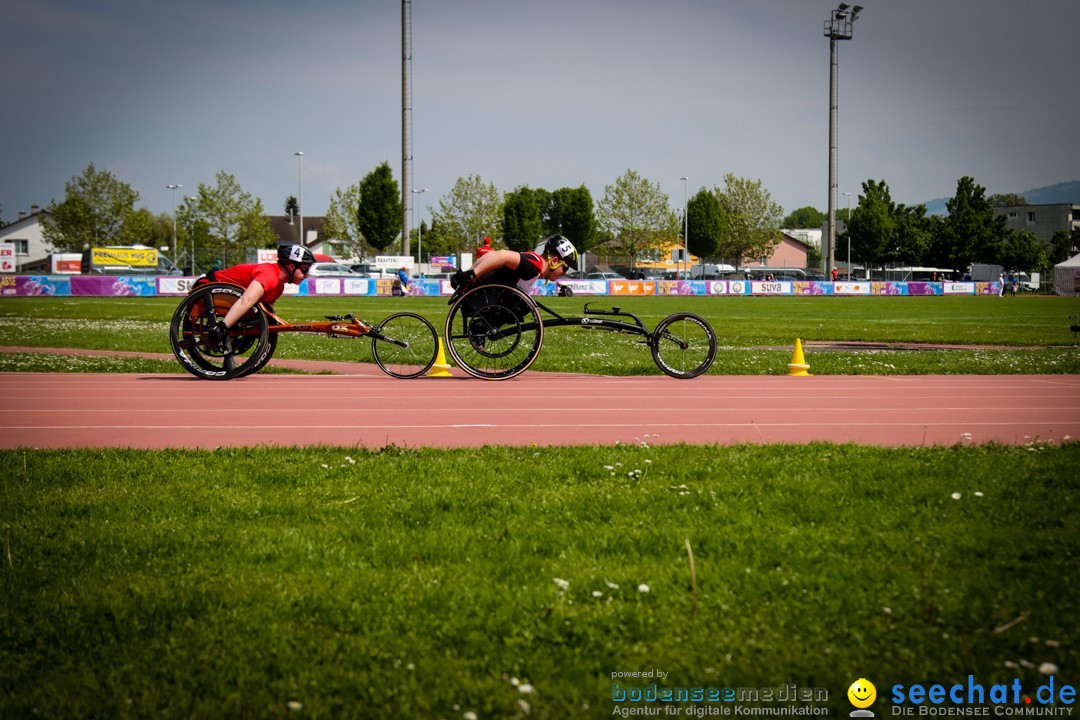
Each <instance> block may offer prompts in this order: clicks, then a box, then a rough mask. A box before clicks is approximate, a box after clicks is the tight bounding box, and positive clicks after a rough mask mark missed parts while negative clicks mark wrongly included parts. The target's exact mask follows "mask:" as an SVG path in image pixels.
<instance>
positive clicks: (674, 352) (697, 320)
mask: <svg viewBox="0 0 1080 720" xmlns="http://www.w3.org/2000/svg"><path fill="white" fill-rule="evenodd" d="M649 347H650V349H651V350H652V356H653V360H654V361H655V362H656V366H657V367H658V368H660V370H661V371H663V372H664V373H666V374H667V375H670V376H671V377H673V378H679V379H683V380H686V379H689V378H695V377H697V376H698V375H700V374H701V373H703V372H705V371H706V370H708V369H709V368H710V367H711V366H712V364H713V361H714V360H715V359H716V333H714V332H713V329H712V326H711V325H709V323H708V321H706V320H705V318H703V317H700V316H698V315H694V314H693V313H675V314H674V315H668V316H667V317H666V318H664V319H663V320H661V321H660V324H659V325H657V326H656V329H655V330H653V332H652V335H651V337H650V338H649Z"/></svg>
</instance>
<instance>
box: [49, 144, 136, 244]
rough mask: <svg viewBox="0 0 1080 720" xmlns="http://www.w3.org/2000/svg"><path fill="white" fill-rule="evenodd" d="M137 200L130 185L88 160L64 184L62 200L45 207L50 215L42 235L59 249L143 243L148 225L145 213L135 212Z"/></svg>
mask: <svg viewBox="0 0 1080 720" xmlns="http://www.w3.org/2000/svg"><path fill="white" fill-rule="evenodd" d="M138 200H139V193H138V192H136V191H135V190H133V189H132V188H131V186H130V185H128V184H127V183H125V182H121V181H120V180H118V179H117V178H116V176H115V175H113V174H112V173H111V172H109V171H108V170H102V171H100V172H99V171H98V170H96V169H95V168H94V164H93V163H91V164H90V165H88V166H87V168H86V170H84V171H83V174H82V175H78V176H76V177H73V178H72V179H71V180H69V181H68V182H67V184H66V185H65V186H64V200H63V202H59V203H58V202H56V200H53V201H52V202H51V203H50V204H49V206H48V207H47V208H46V210H47V211H48V212H49V214H50V215H51V216H52V217H51V219H46V221H45V222H44V224H43V226H42V236H43V237H44V239H45V241H46V242H47V243H49V244H50V245H51V246H52V247H53V249H55V250H57V251H60V252H71V251H79V250H82V249H83V248H88V247H100V246H103V245H134V244H141V243H146V242H148V241H149V240H150V228H151V224H150V222H149V218H148V217H147V215H148V213H147V214H139V213H137V212H136V211H135V203H136V202H138Z"/></svg>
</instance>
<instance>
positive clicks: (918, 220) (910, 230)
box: [891, 205, 933, 265]
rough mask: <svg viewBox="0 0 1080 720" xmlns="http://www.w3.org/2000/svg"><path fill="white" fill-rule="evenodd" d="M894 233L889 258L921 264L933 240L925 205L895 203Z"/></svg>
mask: <svg viewBox="0 0 1080 720" xmlns="http://www.w3.org/2000/svg"><path fill="white" fill-rule="evenodd" d="M893 219H894V223H895V224H894V227H895V229H896V235H895V237H894V242H893V248H894V250H893V254H892V255H891V259H893V260H896V261H897V262H901V263H903V264H905V265H922V264H924V261H925V259H926V257H927V256H928V255H929V253H930V246H931V242H932V240H933V233H932V230H931V223H930V220H929V219H928V218H927V217H926V206H925V205H911V206H908V205H897V206H896V210H895V212H894V213H893Z"/></svg>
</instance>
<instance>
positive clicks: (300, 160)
mask: <svg viewBox="0 0 1080 720" xmlns="http://www.w3.org/2000/svg"><path fill="white" fill-rule="evenodd" d="M293 155H295V156H296V158H297V161H298V163H299V165H300V200H299V201H297V204H296V209H297V211H298V214H299V215H300V244H301V245H303V246H305V247H306V246H307V243H305V242H304V153H302V152H300V151H297V152H294V153H293Z"/></svg>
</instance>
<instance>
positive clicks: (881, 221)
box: [836, 180, 898, 266]
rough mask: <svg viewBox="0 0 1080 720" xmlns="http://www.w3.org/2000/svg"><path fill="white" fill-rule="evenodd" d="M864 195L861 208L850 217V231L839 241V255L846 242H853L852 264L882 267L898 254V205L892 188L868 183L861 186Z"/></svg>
mask: <svg viewBox="0 0 1080 720" xmlns="http://www.w3.org/2000/svg"><path fill="white" fill-rule="evenodd" d="M862 189H863V194H862V195H860V196H859V205H858V207H856V208H855V209H854V210H853V211H852V213H851V220H850V222H848V228H847V231H846V232H844V233H841V235H840V237H839V238H837V243H836V245H837V255H840V250H839V249H840V247H842V246H843V245H844V241H846V240H848V239H849V236H850V242H851V257H852V260H853V261H854V260H858V261H860V262H862V263H863V264H864V265H867V266H872V265H880V264H882V263H883V262H885V261H886V260H887V259H889V258H890V254H892V255H895V254H897V250H898V249H897V247H896V243H895V236H896V204H895V203H893V201H892V196H891V195H890V193H889V186H888V185H887V184H885V181H884V180H882V181H881V182H880V183H877V182H874V181H873V180H867V181H866V182H864V183H863V184H862Z"/></svg>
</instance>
